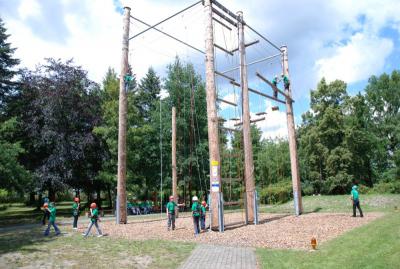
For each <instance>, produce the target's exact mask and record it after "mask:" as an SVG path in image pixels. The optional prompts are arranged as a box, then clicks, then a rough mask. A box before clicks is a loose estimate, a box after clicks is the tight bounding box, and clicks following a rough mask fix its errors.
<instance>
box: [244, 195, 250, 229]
mask: <svg viewBox="0 0 400 269" xmlns="http://www.w3.org/2000/svg"><path fill="white" fill-rule="evenodd" d="M243 203H244V208H245V212H246V220H245V224H246V225H248V224H249V213H248V212H247V193H244V197H243Z"/></svg>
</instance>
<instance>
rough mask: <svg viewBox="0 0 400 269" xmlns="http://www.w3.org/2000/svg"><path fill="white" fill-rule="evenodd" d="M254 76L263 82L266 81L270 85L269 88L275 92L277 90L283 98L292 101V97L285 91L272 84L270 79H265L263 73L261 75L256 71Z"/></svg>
mask: <svg viewBox="0 0 400 269" xmlns="http://www.w3.org/2000/svg"><path fill="white" fill-rule="evenodd" d="M256 76H257V77H258V78H260V79H261V80H262V81H264V82H265V83H267V84H268V85H269V86H271V88H272V89H273V90H275V91H277V92H279V93H280V94H282V95H283V96H285V98H287V99H289V100H290V101H292V102H294V101H293V99H292V98H291V97H290V96H288V95H287V94H286V93H285V92H283V91H282V90H280V89H279V88H278V87H276V86H275V85H274V84H272V82H271V81H269V80H268V79H266V78H265V77H264V76H263V75H261V74H260V73H259V72H256Z"/></svg>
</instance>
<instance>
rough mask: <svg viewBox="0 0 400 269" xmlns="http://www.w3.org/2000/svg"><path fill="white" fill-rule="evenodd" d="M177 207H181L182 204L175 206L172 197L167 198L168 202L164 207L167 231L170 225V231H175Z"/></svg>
mask: <svg viewBox="0 0 400 269" xmlns="http://www.w3.org/2000/svg"><path fill="white" fill-rule="evenodd" d="M178 206H183V204H177V203H176V202H175V201H174V196H172V195H171V196H170V197H169V202H168V203H167V206H166V208H167V215H168V223H167V227H168V228H167V229H168V231H169V230H170V228H171V225H172V230H175V209H176V208H177V207H178Z"/></svg>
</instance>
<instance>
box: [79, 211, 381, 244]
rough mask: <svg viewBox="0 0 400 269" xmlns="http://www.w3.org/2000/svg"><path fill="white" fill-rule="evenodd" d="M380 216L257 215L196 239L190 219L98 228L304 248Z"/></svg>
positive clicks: (130, 234) (138, 235)
mask: <svg viewBox="0 0 400 269" xmlns="http://www.w3.org/2000/svg"><path fill="white" fill-rule="evenodd" d="M383 215H384V214H383V213H368V214H366V216H365V217H364V218H359V217H357V218H352V217H351V216H350V214H343V213H342V214H341V213H311V214H305V215H301V216H299V217H295V216H292V215H284V214H260V222H261V224H259V225H248V226H238V227H235V228H231V229H229V228H228V229H226V230H225V232H224V233H218V232H203V233H201V234H200V235H199V236H197V237H195V236H194V235H193V224H192V219H191V218H178V219H177V220H176V227H177V229H176V230H175V231H167V228H166V222H165V221H152V222H143V223H128V224H126V225H116V224H115V223H113V222H102V223H100V225H101V227H102V229H103V231H104V232H105V233H108V234H109V235H110V236H111V237H123V238H128V239H135V240H147V239H164V240H174V241H185V242H195V243H202V244H213V245H224V246H242V247H266V248H290V249H308V248H309V245H310V239H311V238H312V237H315V238H316V239H317V241H318V244H320V243H323V242H326V241H328V240H330V239H332V238H335V237H337V236H339V235H341V234H343V233H345V232H346V231H348V230H351V229H354V228H356V227H359V226H361V225H364V224H366V223H368V222H370V221H373V220H375V219H377V218H379V217H381V216H383ZM229 220H230V221H231V222H234V221H235V220H237V221H239V222H240V221H241V220H242V214H241V213H233V214H229ZM81 230H82V231H83V229H82V228H81Z"/></svg>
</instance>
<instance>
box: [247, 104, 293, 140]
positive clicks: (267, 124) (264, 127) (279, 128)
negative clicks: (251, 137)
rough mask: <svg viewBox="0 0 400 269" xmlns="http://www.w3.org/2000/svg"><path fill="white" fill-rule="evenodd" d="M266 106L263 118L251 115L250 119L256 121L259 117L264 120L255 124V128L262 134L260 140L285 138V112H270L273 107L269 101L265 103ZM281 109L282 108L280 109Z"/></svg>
mask: <svg viewBox="0 0 400 269" xmlns="http://www.w3.org/2000/svg"><path fill="white" fill-rule="evenodd" d="M266 104H267V110H266V112H267V114H266V115H263V116H257V115H255V114H254V113H251V116H250V118H251V119H257V118H260V117H265V120H263V121H259V122H257V123H256V125H257V127H258V128H260V129H261V131H262V132H263V135H262V138H264V139H268V138H272V139H274V138H287V120H286V111H285V110H277V111H272V106H274V105H273V104H272V103H271V102H270V101H266ZM281 109H282V108H281Z"/></svg>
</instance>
